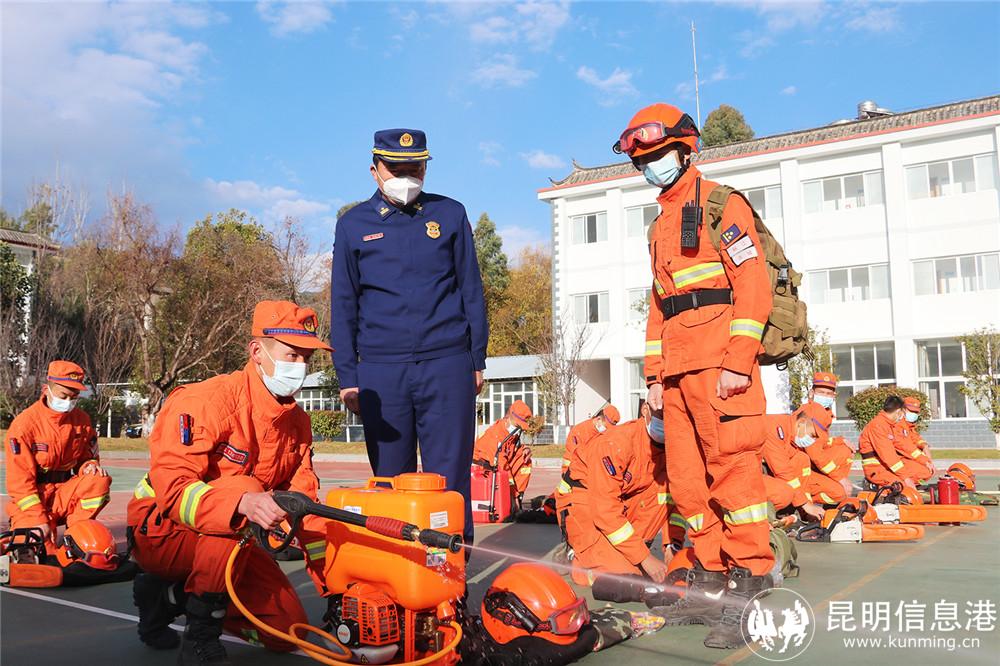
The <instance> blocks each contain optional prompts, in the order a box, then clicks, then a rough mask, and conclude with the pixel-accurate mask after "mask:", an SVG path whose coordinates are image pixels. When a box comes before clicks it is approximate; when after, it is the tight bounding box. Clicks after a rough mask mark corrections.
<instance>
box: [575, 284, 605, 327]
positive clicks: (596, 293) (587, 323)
mask: <svg viewBox="0 0 1000 666" xmlns="http://www.w3.org/2000/svg"><path fill="white" fill-rule="evenodd" d="M591 296H597V320H596V321H590V297H591ZM601 296H603V297H604V305H605V308H604V318H603V319H602V318H601ZM578 298H586V299H587V313H586V319H587V321H580V319H579V318H578V317H577V316H576V315H577V312H578V308H577V300H576V299H578ZM573 317H574V321H575V322H576V323H577V324H581V325H584V326H590V325H593V324H607V323H608V322H609V321H611V298H610V292H607V291H588V292H585V293H582V294H573Z"/></svg>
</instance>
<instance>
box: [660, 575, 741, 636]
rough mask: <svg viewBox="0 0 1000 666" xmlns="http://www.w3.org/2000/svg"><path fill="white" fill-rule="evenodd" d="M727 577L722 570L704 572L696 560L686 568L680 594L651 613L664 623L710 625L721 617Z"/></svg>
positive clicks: (673, 624) (672, 624) (671, 624)
mask: <svg viewBox="0 0 1000 666" xmlns="http://www.w3.org/2000/svg"><path fill="white" fill-rule="evenodd" d="M727 580H728V577H727V576H726V574H725V573H724V572H722V571H706V570H705V569H703V568H702V566H701V563H700V562H696V563H695V565H694V566H693V567H692V568H691V569H689V570H688V572H687V577H686V578H685V581H686V582H687V589H686V590H685V591H684V597H683V598H682V599H681V600H680V601H678V602H677V603H674V604H670V605H669V606H657V607H655V608H653V609H652V610H653V612H654V613H656V614H657V615H659V616H661V617H662V618H663V619H664V620H666V621H667V626H677V625H682V624H708V625H711V624H714V623H715V622H717V621H718V619H719V618H720V617H721V616H722V598H723V596H724V595H725V590H726V581H727Z"/></svg>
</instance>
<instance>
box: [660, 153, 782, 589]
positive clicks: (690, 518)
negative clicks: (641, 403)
mask: <svg viewBox="0 0 1000 666" xmlns="http://www.w3.org/2000/svg"><path fill="white" fill-rule="evenodd" d="M700 177H701V174H700V172H699V171H698V169H697V168H695V167H694V166H691V167H688V169H687V170H686V171H685V173H684V174H683V175H682V176H681V178H680V179H679V180H678V182H677V183H675V184H674V185H673V187H671V188H669V189H667V190H665V191H664V192H663V193H662V194H661V195H660V196H659V197H658V199H657V201H658V202H659V204H660V208H661V210H662V212H661V213H660V216H659V217H658V218H657V219H656V221H655V222H654V223H653V226H652V227H651V230H650V258H651V261H652V268H653V290H652V295H651V303H650V308H649V319H648V321H647V325H646V357H645V358H646V363H645V376H646V383H647V385H650V384H653V383H656V382H662V383H663V422H664V427H665V431H666V442H667V447H668V448H667V456H668V458H669V459H670V484H671V492H672V495H673V498H674V500H675V501H676V502H677V508H678V509H679V512H680V513H681V515H682V516H684V519H685V520H686V521H687V524H688V526H689V528H690V530H689V532H688V535H689V537H690V538H691V542H692V544H693V545H694V549H695V555H696V556H697V558H698V560H699V561H700V562H701V564H702V566H704V567H705V568H706V569H708V570H710V571H724V570H726V569H728V568H729V567H731V566H739V567H745V568H747V569H749V570H750V572H751V573H752V574H753V575H758V576H759V575H764V574H766V573H768V572H769V571H770V570H771V568H772V566H773V564H774V556H773V555H772V553H771V549H770V547H769V546H768V524H767V497H766V494H765V491H764V478H763V473H762V471H761V467H760V449H761V445H762V443H763V440H764V425H763V419H762V416H763V414H764V408H765V403H764V400H765V399H764V389H763V386H762V385H761V380H760V366H759V365H758V363H757V354H758V352H759V351H760V348H761V338H762V336H763V332H764V326H765V324H766V322H767V318H768V315H769V313H770V311H771V285H770V280H769V277H768V274H767V270H766V268H765V261H764V253H763V250H762V249H761V246H760V240H759V238H758V237H757V232H756V230H755V229H754V221H753V215H752V213H751V210H750V207H749V206H748V205H747V203H746V202H745V201H744V200H743V199H742V198H740V197H739V196H732V197H730V198H729V201H728V203H727V205H726V208H725V212H724V214H723V219H722V227H721V237H722V238H721V241H720V250H716V249H715V248H714V247H713V245H712V242H711V239H710V238H709V236H708V232H707V231H705V229H704V225H702V227H701V231H700V238H699V242H698V247H697V249H682V248H681V239H680V235H681V210H682V207H683V206H684V205H685V204H687V203H688V202H690V201H692V199H693V198H694V193H695V180H696V179H697V178H700ZM715 185H716V183H713V182H710V181H706V180H702V182H701V202H699V203H700V205H701V206H703V207H704V206H706V203H707V200H708V196H709V194H710V193H711V191H712V189H713V188H714V187H715ZM703 289H731V290H732V294H731V303H730V304H718V305H702V306H700V307H697V308H693V309H689V310H686V311H684V312H680V313H678V314H675V315H674V316H671V317H669V318H668V317H666V316H665V315H664V312H663V308H664V307H665V306H669V305H672V304H673V303H674V301H671V300H670V298H671V297H672V296H675V295H683V294H690V293H691V292H697V291H699V290H703ZM723 369H726V370H730V371H732V372H736V373H739V374H741V375H746V376H749V378H750V385H749V387H748V388H747V390H746V392H744V393H742V394H740V395H735V396H731V397H729V398H728V399H726V400H723V399H720V398H718V397H717V384H718V381H719V376H720V373H721V371H722V370H723Z"/></svg>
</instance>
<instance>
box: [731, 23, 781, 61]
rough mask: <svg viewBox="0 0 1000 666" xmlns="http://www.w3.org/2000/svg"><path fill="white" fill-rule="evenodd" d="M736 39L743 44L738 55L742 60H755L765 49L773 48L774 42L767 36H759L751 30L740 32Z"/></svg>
mask: <svg viewBox="0 0 1000 666" xmlns="http://www.w3.org/2000/svg"><path fill="white" fill-rule="evenodd" d="M737 39H739V40H741V41H743V42H744V44H743V48H741V49H740V55H741V56H743V57H744V58H756V57H757V56H759V55H760V54H761V53H763V52H764V51H766V50H767V49H769V48H771V47H772V46H774V40H773V39H772V38H771V37H768V36H767V35H759V34H757V33H756V32H754V31H752V30H746V31H744V32H741V33H740V34H739V35H738V36H737Z"/></svg>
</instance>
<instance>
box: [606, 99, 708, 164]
mask: <svg viewBox="0 0 1000 666" xmlns="http://www.w3.org/2000/svg"><path fill="white" fill-rule="evenodd" d="M699 136H701V133H700V132H698V126H697V125H696V124H695V122H694V120H693V119H692V118H691V116H689V115H688V114H686V113H684V112H683V111H681V110H680V109H678V108H677V107H676V106H670V105H669V104H652V105H650V106H647V107H646V108H644V109H640V110H639V113H637V114H635V115H634V116H632V120H630V121H629V124H628V127H626V128H625V131H624V132H622V134H621V136H620V137H619V138H618V141H616V142H615V145H614V146H612V147H611V149H612V150H613V151H615V152H616V153H618V154H621V153H625V154H626V155H628V156H629V157H631V158H636V157H639V156H640V155H646V154H648V153H652V152H655V151H657V150H659V149H660V148H662V147H664V146H666V145H669V144H671V143H683V144H684V145H685V146H687V147H688V148H690V149H691V152H693V153H696V152H698V137H699Z"/></svg>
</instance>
